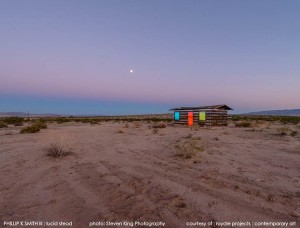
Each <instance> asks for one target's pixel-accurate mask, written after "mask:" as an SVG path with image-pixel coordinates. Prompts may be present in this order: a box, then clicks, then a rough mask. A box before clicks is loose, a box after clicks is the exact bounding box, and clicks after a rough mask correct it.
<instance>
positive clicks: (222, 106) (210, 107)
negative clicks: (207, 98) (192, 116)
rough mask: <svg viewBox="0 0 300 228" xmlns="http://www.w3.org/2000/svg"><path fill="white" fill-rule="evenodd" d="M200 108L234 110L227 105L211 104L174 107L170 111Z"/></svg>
mask: <svg viewBox="0 0 300 228" xmlns="http://www.w3.org/2000/svg"><path fill="white" fill-rule="evenodd" d="M198 109H220V110H233V109H232V108H230V107H229V106H227V105H224V104H223V105H209V106H199V107H179V108H172V109H170V110H169V111H180V110H198Z"/></svg>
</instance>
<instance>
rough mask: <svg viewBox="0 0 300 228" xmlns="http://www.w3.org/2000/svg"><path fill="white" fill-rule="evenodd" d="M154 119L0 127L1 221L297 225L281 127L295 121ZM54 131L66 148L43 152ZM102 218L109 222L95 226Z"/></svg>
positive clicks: (299, 148)
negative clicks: (213, 123)
mask: <svg viewBox="0 0 300 228" xmlns="http://www.w3.org/2000/svg"><path fill="white" fill-rule="evenodd" d="M153 125H155V123H152V122H146V121H136V122H125V121H107V122H101V123H99V124H94V125H91V124H88V123H86V124H85V123H75V122H70V123H63V124H57V123H48V128H47V129H42V130H41V131H40V132H38V133H34V134H20V133H19V132H20V129H21V128H22V127H17V126H9V127H8V128H1V129H0V161H1V162H0V180H1V181H0V221H1V226H3V227H8V225H5V224H4V221H43V222H46V221H47V222H56V221H63V222H66V224H67V223H68V222H72V227H78V228H81V227H89V226H91V222H98V227H99V226H102V227H108V226H109V227H126V225H125V223H122V225H120V224H119V226H117V223H118V222H125V221H128V222H134V221H141V222H144V221H145V222H165V226H164V227H168V228H177V227H188V225H191V227H200V222H209V221H213V222H214V223H213V225H211V227H224V226H222V224H223V225H225V222H245V223H244V225H243V226H242V223H241V226H242V227H250V226H248V225H246V222H251V224H252V225H251V226H253V227H254V226H255V225H253V224H254V223H252V222H263V221H267V222H270V221H277V222H291V224H294V225H293V226H290V227H299V224H300V223H299V222H300V133H299V134H296V133H295V134H294V135H293V136H291V135H290V132H297V131H298V132H300V124H299V123H298V124H297V125H292V124H287V125H283V124H281V123H276V122H274V123H269V122H261V123H256V124H254V125H253V126H251V127H246V128H244V127H235V126H234V124H233V123H230V124H229V125H228V126H226V127H211V128H205V127H204V128H200V127H192V128H190V127H187V126H172V124H170V123H168V124H166V127H165V128H153ZM155 129H157V130H155ZM282 132H286V134H285V133H284V134H283V133H282ZM57 138H61V139H62V140H63V143H64V146H65V148H66V150H68V151H69V152H71V154H70V155H68V156H65V157H59V158H52V157H50V156H47V153H48V149H49V144H50V143H53V140H56V139H57ZM107 221H110V222H116V223H111V225H107V226H106V225H105V224H103V223H102V225H100V224H101V223H100V222H107ZM190 222H192V223H190ZM196 222H198V223H196ZM216 222H218V223H216ZM293 222H294V223H293ZM69 224H70V223H69ZM95 224H96V223H95ZM113 224H115V225H113ZM145 224H146V223H145ZM145 224H144V225H145ZM156 224H158V223H156ZM148 225H149V224H148ZM95 226H96V225H95ZM128 226H129V225H128ZM208 226H209V225H208V224H206V227H208ZM136 227H142V225H141V226H136ZM143 227H146V226H143ZM152 227H155V226H154V224H153V226H152ZM161 227H162V226H161ZM237 227H238V226H237ZM255 227H272V226H258V225H256V226H255ZM277 227H278V226H277Z"/></svg>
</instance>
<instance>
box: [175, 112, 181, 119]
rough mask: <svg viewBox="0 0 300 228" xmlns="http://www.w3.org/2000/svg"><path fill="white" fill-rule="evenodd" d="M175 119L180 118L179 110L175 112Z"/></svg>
mask: <svg viewBox="0 0 300 228" xmlns="http://www.w3.org/2000/svg"><path fill="white" fill-rule="evenodd" d="M174 119H175V120H179V119H180V113H179V112H175V113H174Z"/></svg>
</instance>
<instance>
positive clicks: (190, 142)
mask: <svg viewBox="0 0 300 228" xmlns="http://www.w3.org/2000/svg"><path fill="white" fill-rule="evenodd" d="M175 148H176V149H177V151H176V154H175V156H176V157H180V158H183V159H190V158H197V154H198V152H202V151H203V150H204V148H203V147H202V146H199V145H198V142H197V140H195V139H192V138H188V139H187V138H185V139H184V140H181V141H180V142H179V143H177V144H176V145H175Z"/></svg>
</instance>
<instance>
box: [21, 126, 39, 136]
mask: <svg viewBox="0 0 300 228" xmlns="http://www.w3.org/2000/svg"><path fill="white" fill-rule="evenodd" d="M39 131H40V128H39V127H38V126H36V125H31V126H28V127H24V128H22V129H21V131H20V133H21V134H27V133H36V132H39Z"/></svg>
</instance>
